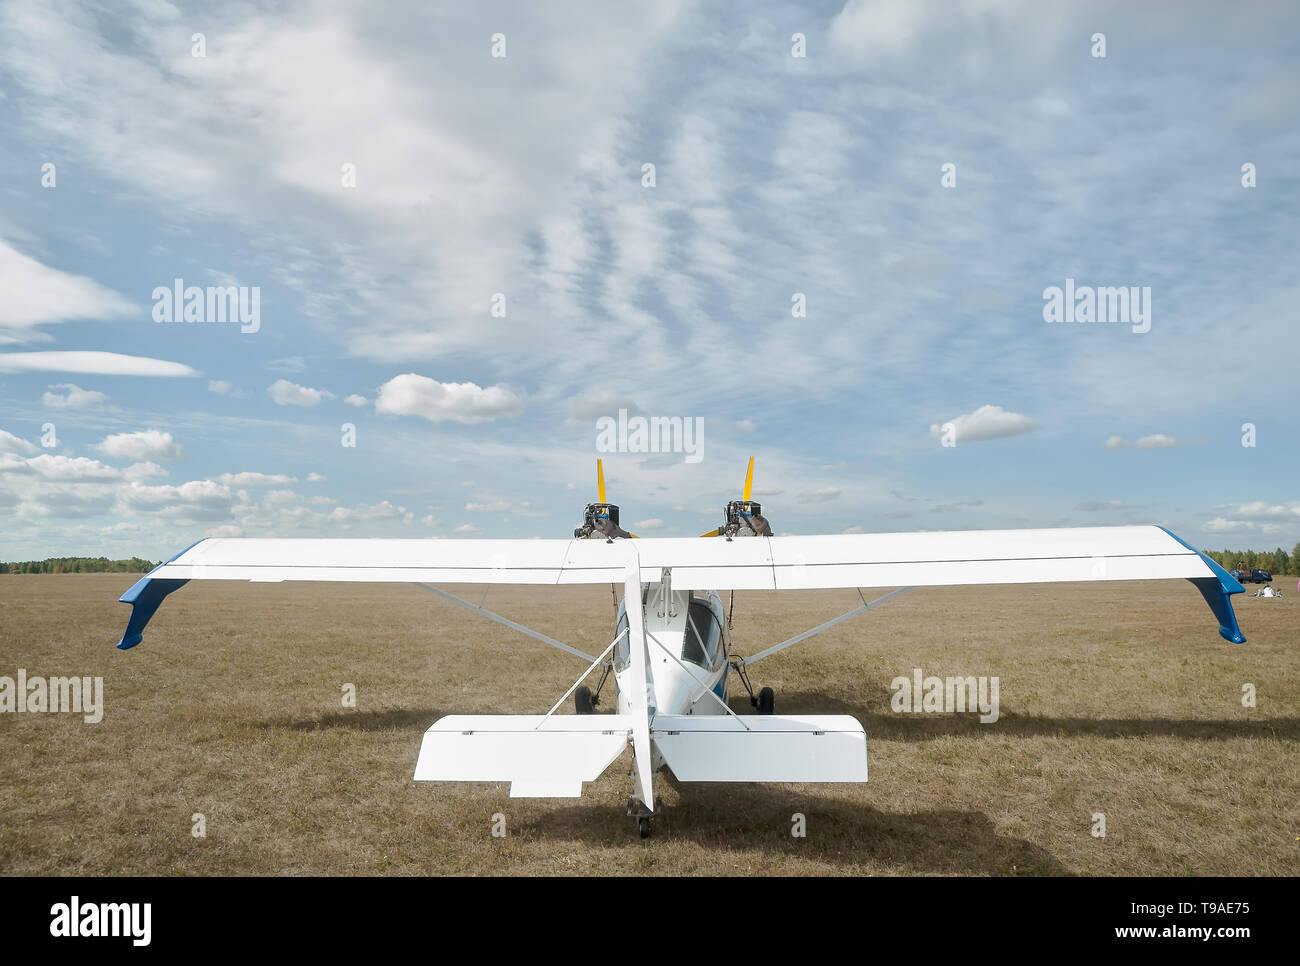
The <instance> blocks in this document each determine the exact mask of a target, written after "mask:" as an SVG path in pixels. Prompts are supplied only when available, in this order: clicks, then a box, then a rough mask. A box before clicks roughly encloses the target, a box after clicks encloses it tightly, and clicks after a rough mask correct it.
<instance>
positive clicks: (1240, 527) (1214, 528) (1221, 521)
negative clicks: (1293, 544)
mask: <svg viewBox="0 0 1300 966" xmlns="http://www.w3.org/2000/svg"><path fill="white" fill-rule="evenodd" d="M1201 527H1202V529H1204V530H1207V531H1209V532H1210V533H1260V534H1274V533H1279V532H1281V531H1282V530H1283V527H1282V525H1281V524H1279V523H1261V522H1260V521H1258V520H1229V519H1226V518H1224V517H1215V518H1214V519H1213V520H1207V521H1206V522H1205V523H1203V524H1201Z"/></svg>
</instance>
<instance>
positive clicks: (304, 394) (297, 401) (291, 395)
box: [266, 379, 334, 409]
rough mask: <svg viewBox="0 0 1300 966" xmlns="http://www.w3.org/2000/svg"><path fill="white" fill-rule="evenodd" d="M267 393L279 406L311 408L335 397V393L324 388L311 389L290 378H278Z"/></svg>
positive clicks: (268, 388)
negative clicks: (291, 380)
mask: <svg viewBox="0 0 1300 966" xmlns="http://www.w3.org/2000/svg"><path fill="white" fill-rule="evenodd" d="M266 393H267V395H268V396H270V397H271V399H272V400H273V401H274V402H275V404H276V405H277V406H301V407H303V408H304V409H310V408H311V407H312V406H319V405H320V403H321V401H322V400H324V399H333V398H334V395H333V393H330V392H326V391H325V390H324V389H311V388H309V387H308V386H300V385H298V384H297V383H295V382H290V381H289V380H288V379H277V380H276V381H275V382H273V383H271V385H270V386H268V387H267V390H266Z"/></svg>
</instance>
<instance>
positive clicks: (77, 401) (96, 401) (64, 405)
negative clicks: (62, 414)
mask: <svg viewBox="0 0 1300 966" xmlns="http://www.w3.org/2000/svg"><path fill="white" fill-rule="evenodd" d="M46 388H47V389H50V390H54V389H62V390H63V392H62V393H61V394H60V393H58V392H46V393H45V394H44V395H42V396H41V403H42V404H43V405H45V406H49V407H51V408H53V409H88V408H90V407H92V406H102V405H104V403H105V402H106V401H107V400H108V397H107V396H106V395H104V394H103V393H102V392H96V391H95V390H93V389H82V388H81V387H80V386H76V385H73V384H72V383H70V382H60V383H56V384H55V385H53V386H47V387H46Z"/></svg>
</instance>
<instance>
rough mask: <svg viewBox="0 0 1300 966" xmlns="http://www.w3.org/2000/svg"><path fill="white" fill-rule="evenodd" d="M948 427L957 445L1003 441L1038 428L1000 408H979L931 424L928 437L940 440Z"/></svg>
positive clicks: (1027, 418)
mask: <svg viewBox="0 0 1300 966" xmlns="http://www.w3.org/2000/svg"><path fill="white" fill-rule="evenodd" d="M948 425H951V426H952V428H953V438H954V440H955V441H956V443H957V444H958V445H961V444H962V443H978V442H981V441H983V440H988V439H1005V438H1006V437H1008V436H1019V435H1021V434H1022V433H1028V432H1032V431H1033V430H1035V429H1037V428H1038V423H1037V422H1036V421H1034V420H1033V419H1031V418H1030V417H1028V416H1024V415H1021V414H1020V413H1012V412H1007V410H1005V409H1003V408H1002V407H1001V406H981V407H980V408H979V409H977V410H975V411H974V412H973V413H963V414H962V415H960V416H956V417H954V418H952V419H950V420H948V421H947V422H945V423H931V424H930V436H931V437H932V438H934V439H940V438H941V437H943V435H944V427H945V426H948Z"/></svg>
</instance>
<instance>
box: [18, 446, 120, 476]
mask: <svg viewBox="0 0 1300 966" xmlns="http://www.w3.org/2000/svg"><path fill="white" fill-rule="evenodd" d="M27 465H28V466H30V467H31V468H32V469H33V470H35V471H36V472H37V473H39V474H40V475H41V476H43V477H45V478H46V479H47V480H59V481H62V482H65V483H73V482H85V483H91V482H104V481H107V480H117V479H121V477H122V472H121V470H117V469H114V468H113V467H111V466H105V465H104V464H103V463H101V462H100V461H99V460H92V459H90V458H88V457H85V456H77V457H70V456H56V455H54V454H53V453H42V454H41V455H40V456H33V457H32V458H31V459H29V460H27Z"/></svg>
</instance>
